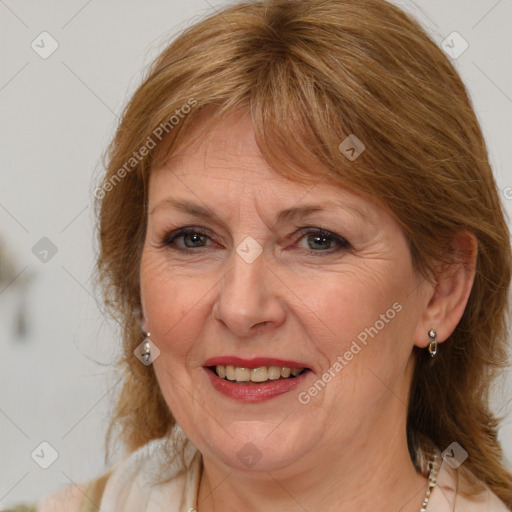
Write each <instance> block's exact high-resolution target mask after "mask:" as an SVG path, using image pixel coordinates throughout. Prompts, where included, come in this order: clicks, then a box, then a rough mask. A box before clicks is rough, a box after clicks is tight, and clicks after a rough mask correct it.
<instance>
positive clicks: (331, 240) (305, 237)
mask: <svg viewBox="0 0 512 512" xmlns="http://www.w3.org/2000/svg"><path fill="white" fill-rule="evenodd" d="M299 235H300V236H299V238H298V241H297V243H296V247H299V248H300V249H301V250H303V251H306V252H307V253H309V254H314V255H317V256H319V255H321V254H322V253H323V254H325V255H327V254H332V253H335V252H338V251H342V250H349V249H350V248H351V245H350V244H349V242H347V241H346V240H345V239H344V238H343V237H341V236H339V235H336V234H334V233H331V232H330V231H326V230H324V229H320V228H303V229H301V230H299ZM211 245H214V246H217V247H219V245H217V244H216V243H215V242H213V240H212V239H211V237H210V236H209V235H208V234H207V233H206V232H205V231H204V230H203V229H202V228H195V227H186V228H181V229H178V230H176V231H173V232H171V233H169V234H167V235H166V236H165V238H164V239H163V240H162V246H165V247H169V248H171V249H175V250H178V251H184V252H186V251H189V250H194V249H199V248H201V247H209V246H211Z"/></svg>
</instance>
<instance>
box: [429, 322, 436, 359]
mask: <svg viewBox="0 0 512 512" xmlns="http://www.w3.org/2000/svg"><path fill="white" fill-rule="evenodd" d="M436 336H437V334H436V331H434V329H430V331H428V337H429V338H430V342H429V344H428V352H429V354H430V357H434V356H435V355H436V354H437V348H438V341H437V339H436Z"/></svg>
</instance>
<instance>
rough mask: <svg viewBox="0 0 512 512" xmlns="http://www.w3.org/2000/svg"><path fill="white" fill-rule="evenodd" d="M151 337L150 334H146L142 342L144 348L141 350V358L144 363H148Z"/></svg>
mask: <svg viewBox="0 0 512 512" xmlns="http://www.w3.org/2000/svg"><path fill="white" fill-rule="evenodd" d="M150 336H151V333H149V332H148V333H147V334H146V339H145V340H144V348H143V350H142V357H143V358H144V360H145V361H146V363H149V361H150V359H151V343H150V340H149V337H150Z"/></svg>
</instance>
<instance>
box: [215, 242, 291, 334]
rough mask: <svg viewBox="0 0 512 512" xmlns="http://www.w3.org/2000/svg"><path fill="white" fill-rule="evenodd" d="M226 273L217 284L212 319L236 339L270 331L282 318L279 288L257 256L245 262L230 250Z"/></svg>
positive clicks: (284, 314)
mask: <svg viewBox="0 0 512 512" xmlns="http://www.w3.org/2000/svg"><path fill="white" fill-rule="evenodd" d="M230 259H231V261H230V263H231V265H230V267H229V271H228V272H227V273H226V274H225V275H224V278H223V279H222V281H221V283H220V291H219V294H218V297H217V300H216V301H215V303H214V305H213V310H212V314H213V317H214V318H215V319H216V320H217V321H219V322H221V323H222V324H223V325H224V326H225V327H226V328H227V329H229V330H230V331H231V333H232V334H234V335H235V336H237V337H244V338H247V337H251V336H253V335H255V334H256V333H261V331H262V329H264V330H265V331H266V330H271V329H273V328H275V327H278V326H279V325H281V324H282V323H283V322H284V321H285V318H286V310H285V306H284V301H283V297H282V295H281V294H280V293H279V290H280V289H282V286H280V285H281V283H280V281H279V279H278V278H277V277H276V273H275V272H274V271H273V270H272V269H271V268H270V266H269V263H268V262H267V261H266V259H265V255H264V254H261V255H260V256H259V257H258V258H257V259H256V260H255V261H253V262H251V263H248V262H247V261H245V260H244V259H243V258H242V257H240V255H239V254H238V253H236V252H235V251H233V254H232V256H231V258H230Z"/></svg>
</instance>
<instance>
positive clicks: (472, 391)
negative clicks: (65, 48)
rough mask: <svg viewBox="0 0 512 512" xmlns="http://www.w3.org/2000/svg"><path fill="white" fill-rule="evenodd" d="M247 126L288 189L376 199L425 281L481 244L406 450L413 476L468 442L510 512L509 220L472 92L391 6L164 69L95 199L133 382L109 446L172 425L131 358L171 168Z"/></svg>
mask: <svg viewBox="0 0 512 512" xmlns="http://www.w3.org/2000/svg"><path fill="white" fill-rule="evenodd" d="M237 111H241V112H246V113H247V114H249V115H250V116H251V118H252V121H253V125H254V130H255V134H256V140H257V143H258V146H259V147H260V149H261V151H262V153H263V155H264V156H265V158H266V159H267V160H268V162H269V163H270V164H271V165H272V166H273V168H274V169H275V170H276V172H280V173H283V175H285V176H288V177H290V178H292V179H297V180H298V179H300V176H301V173H302V175H305V174H308V173H309V174H312V172H313V171H311V170H308V169H304V165H301V163H303V162H308V161H312V160H314V161H315V162H317V165H316V166H317V167H321V168H322V169H325V170H326V171H325V173H326V174H325V175H326V176H328V177H329V179H334V180H337V181H338V182H340V183H342V184H343V185H345V186H347V187H349V188H351V189H353V190H354V191H358V192H360V193H362V194H364V195H366V196H367V197H370V198H373V200H377V198H378V201H379V202H380V203H382V204H384V205H385V206H386V207H387V208H388V210H389V211H390V212H391V213H392V215H393V216H394V217H395V219H396V220H397V221H398V222H399V224H400V226H401V228H402V229H403V231H404V233H405V235H406V236H407V238H408V242H409V246H410V250H411V254H412V257H413V260H414V264H415V267H416V269H417V270H418V272H420V273H422V274H423V275H425V276H435V268H436V267H435V265H436V264H437V263H438V262H439V259H440V255H444V256H446V259H447V260H448V259H449V256H450V254H451V249H450V242H451V241H452V239H453V237H454V236H455V234H456V233H458V232H460V231H461V230H467V231H470V232H471V233H473V234H474V235H475V237H476V238H477V241H478V256H477V264H476V277H475V281H474V285H473V288H472V291H471V295H470V297H469V302H468V304H467V307H466V310H465V312H464V315H463V317H462V319H461V321H460V323H459V324H458V326H457V328H456V329H455V331H454V332H453V334H452V335H451V336H450V337H449V339H447V340H446V342H445V343H443V345H442V348H441V352H440V354H439V355H438V356H437V360H436V362H435V364H429V360H428V359H429V358H428V354H425V351H419V350H415V358H416V361H415V373H414V377H413V382H412V387H411V393H410V404H409V411H408V420H407V433H408V441H409V448H410V451H411V457H412V458H413V460H415V461H416V454H417V453H418V452H419V453H422V452H425V451H426V450H427V449H428V445H429V443H430V442H433V443H434V444H435V445H436V446H438V447H439V448H440V449H444V448H446V447H447V446H448V445H450V444H451V443H452V442H453V441H457V442H458V443H459V444H460V445H462V446H463V447H464V449H465V450H466V451H467V452H468V453H469V458H468V459H467V461H466V462H465V463H464V466H465V467H466V468H467V469H468V470H470V471H471V472H472V473H473V474H474V475H475V476H476V477H478V479H480V480H481V481H483V482H485V483H486V484H487V485H488V486H489V487H490V488H491V489H492V490H493V491H494V492H495V493H496V494H497V495H498V496H499V497H500V498H501V499H502V500H503V501H504V502H505V503H507V504H508V505H512V480H511V476H510V474H509V473H508V471H507V469H506V468H505V467H504V465H503V464H502V462H501V458H502V452H501V448H500V445H499V443H498V440H497V420H496V419H495V418H494V416H493V414H492V413H491V411H490V410H489V405H488V404H489V393H490V385H491V383H492V381H493V379H494V378H495V377H496V375H497V372H498V371H499V370H500V369H501V368H502V367H503V366H504V364H505V362H506V356H507V350H506V348H507V347H506V340H507V337H506V335H507V312H508V310H507V294H508V288H509V282H510V272H511V253H510V245H509V233H508V229H507V225H506V222H505V219H504V213H503V210H502V206H501V204H500V200H499V197H498V193H497V188H496V184H495V181H494V178H493V175H492V172H491V169H490V166H489V161H488V155H487V150H486V146H485V142H484V139H483V136H482V132H481V129H480V127H479V123H478V121H477V119H476V116H475V113H474V111H473V108H472V105H471V101H470V99H469V97H468V94H467V91H466V89H465V87H464V84H463V83H462V81H461V79H460V77H459V75H458V74H457V72H456V71H455V69H454V67H453V66H452V64H451V63H450V61H449V59H448V58H447V57H446V56H445V54H444V53H443V52H442V51H441V50H440V49H439V48H438V47H437V46H436V44H435V43H434V42H433V41H432V40H431V39H430V38H429V37H428V35H427V34H426V33H425V31H424V30H423V29H422V28H421V27H420V25H419V24H418V23H417V22H416V21H414V20H413V19H412V18H411V17H409V16H408V15H406V14H405V13H404V12H402V11H401V10H400V9H398V8H397V7H394V6H393V5H391V4H389V3H387V2H385V1H381V0H338V1H336V0H307V1H293V0H292V1H290V0H288V1H287V0H270V1H262V2H243V3H239V4H236V5H234V6H231V7H228V8H226V9H225V10H223V11H221V12H218V13H216V14H213V15H211V16H210V17H208V18H207V19H205V20H204V21H201V22H199V23H197V24H195V25H194V26H192V27H191V28H189V29H188V30H186V31H184V32H183V33H182V34H181V35H180V36H179V37H178V38H177V39H176V40H175V41H174V42H172V44H170V45H169V46H168V47H167V48H166V49H165V50H164V51H163V52H162V53H161V55H160V56H159V57H158V58H157V60H156V61H155V62H154V63H153V64H152V65H151V67H150V69H149V70H148V72H147V75H146V77H145V79H144V81H143V83H142V85H140V87H139V88H138V90H137V91H136V92H135V94H134V95H133V97H132V99H131V101H130V102H129V104H128V105H127V107H126V109H125V111H124V113H123V116H122V119H121V122H120V125H119V128H118V130H117V133H116V135H115V138H114V140H113V142H112V143H111V145H110V147H109V150H108V154H107V165H106V167H107V172H106V175H105V176H104V178H103V181H102V184H101V187H100V188H99V189H97V194H96V196H97V199H98V201H97V211H98V217H99V242H100V252H99V257H98V269H99V276H100V282H101V283H102V285H103V287H104V291H105V298H106V303H107V305H108V306H109V307H110V308H111V311H112V313H113V314H114V315H115V316H116V318H118V320H119V321H120V323H121V325H122V328H123V356H122V358H121V360H120V365H121V367H122V368H123V371H124V383H123V388H122V391H121V393H120V394H119V399H118V402H117V406H116V409H115V412H114V416H113V420H112V424H111V428H110V429H109V436H108V437H109V439H110V438H111V435H112V432H113V430H115V429H116V428H118V429H119V430H118V436H119V438H120V439H121V440H122V441H123V442H124V444H125V446H126V447H127V449H128V450H129V451H133V450H135V449H136V448H138V447H140V446H141V445H143V444H145V443H146V442H148V441H150V440H151V439H155V438H158V437H163V436H166V435H168V434H169V432H170V429H171V427H172V426H173V424H174V419H173V417H172V414H171V412H170V411H169V409H168V407H167V405H166V403H165V401H164V399H163V396H162V394H161V392H160V389H159V386H158V383H157V380H156V377H155V374H154V371H153V369H152V367H151V366H150V367H145V366H144V365H142V364H141V363H140V362H139V361H138V360H137V359H136V358H135V356H134V355H133V351H134V349H135V347H137V346H138V345H139V344H140V343H141V342H142V340H143V334H142V332H141V302H140V286H139V284H140V283H139V265H140V258H141V251H142V246H143V241H144V236H145V222H146V215H147V212H146V201H147V189H148V180H149V175H150V172H151V169H152V168H153V167H154V166H155V165H156V160H155V158H156V156H159V157H162V158H164V157H168V156H170V155H171V154H172V152H173V151H174V149H175V148H176V147H177V145H178V144H179V142H180V141H181V140H183V138H184V137H186V136H187V134H189V133H190V132H191V130H192V129H194V128H195V127H196V126H197V125H198V122H197V121H198V120H203V119H204V118H205V117H207V118H208V119H210V120H212V122H213V121H214V120H215V119H220V118H222V117H223V116H225V115H227V114H230V113H234V112H237ZM205 114H207V115H206V116H205ZM200 115H201V117H198V116H200ZM173 116H174V117H173ZM349 134H355V135H356V136H357V137H358V138H359V139H360V140H361V141H363V142H364V144H365V145H366V150H365V151H364V152H363V153H362V154H361V155H360V156H359V157H358V158H357V159H356V160H354V161H349V160H348V159H347V158H346V156H345V155H343V154H342V153H341V151H340V150H339V149H338V146H339V144H340V143H341V142H342V141H343V140H344V139H345V138H346V137H347V136H348V135H349ZM143 148H146V149H145V150H144V149H143ZM162 148H163V149H162ZM297 169H301V172H297Z"/></svg>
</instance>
